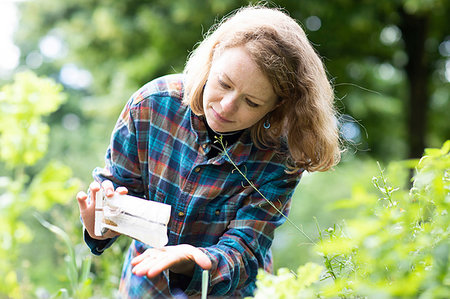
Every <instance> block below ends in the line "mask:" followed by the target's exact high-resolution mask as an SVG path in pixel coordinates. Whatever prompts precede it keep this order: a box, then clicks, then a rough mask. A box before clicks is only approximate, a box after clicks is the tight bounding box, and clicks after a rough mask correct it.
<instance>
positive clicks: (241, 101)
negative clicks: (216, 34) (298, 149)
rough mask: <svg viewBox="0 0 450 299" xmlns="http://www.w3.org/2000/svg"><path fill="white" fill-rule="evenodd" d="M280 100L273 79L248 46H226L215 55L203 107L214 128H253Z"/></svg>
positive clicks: (216, 129) (224, 130)
mask: <svg viewBox="0 0 450 299" xmlns="http://www.w3.org/2000/svg"><path fill="white" fill-rule="evenodd" d="M276 104H277V96H276V94H275V92H274V91H273V88H272V85H271V84H270V82H269V79H268V78H267V76H266V75H265V74H264V73H263V72H262V71H261V70H260V69H259V68H258V66H257V65H256V63H255V62H253V60H252V59H251V57H250V56H249V55H248V53H247V51H246V50H245V48H244V47H236V48H230V49H226V50H224V51H223V52H222V53H221V54H220V55H219V56H218V57H215V58H214V60H213V62H212V65H211V70H210V73H209V76H208V81H207V82H206V85H205V89H204V91H203V111H204V113H205V117H206V121H207V122H208V125H209V126H210V127H211V128H212V129H213V130H214V131H216V132H221V133H225V132H232V131H237V130H243V129H246V128H249V127H251V126H253V125H254V124H255V123H257V122H258V121H259V120H260V119H262V118H263V117H264V116H265V115H266V114H267V113H268V112H270V111H272V110H273V109H274V108H276Z"/></svg>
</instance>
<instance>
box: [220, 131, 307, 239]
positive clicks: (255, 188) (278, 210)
mask: <svg viewBox="0 0 450 299" xmlns="http://www.w3.org/2000/svg"><path fill="white" fill-rule="evenodd" d="M216 140H217V141H218V142H219V143H220V145H221V146H222V149H223V153H224V155H225V156H226V157H227V158H228V161H229V162H230V163H231V164H232V165H233V167H234V168H235V169H236V170H237V171H238V172H239V173H240V174H241V176H242V177H243V178H244V179H245V181H246V182H247V183H248V184H249V185H250V186H251V187H252V188H253V189H254V190H255V191H256V192H258V194H259V195H261V197H262V198H264V199H265V201H267V202H268V203H269V204H270V205H271V206H272V208H274V209H275V211H277V212H278V213H280V215H281V216H283V217H284V218H285V219H286V221H287V222H289V223H290V224H291V225H292V226H294V227H295V229H297V230H298V231H299V232H300V233H301V234H302V235H303V236H305V237H306V238H307V239H308V240H309V241H310V242H311V243H312V244H314V245H315V244H316V243H315V242H314V241H313V240H312V239H311V238H310V237H309V236H308V235H307V234H306V233H305V232H304V231H303V230H302V229H301V228H300V227H298V226H297V225H296V224H295V223H294V222H292V221H291V219H289V218H288V217H287V216H286V215H285V214H284V213H283V212H282V211H280V209H278V208H277V207H276V206H275V205H274V204H273V203H272V202H271V201H270V200H268V199H267V198H266V197H265V196H264V194H262V193H261V191H259V189H258V188H257V187H256V186H255V185H254V184H253V182H252V181H250V180H249V179H248V178H247V176H246V175H245V174H244V173H243V172H242V171H241V170H240V169H239V167H238V166H237V165H236V164H235V163H234V161H233V160H232V159H231V157H230V155H228V152H227V148H226V146H225V144H224V143H223V139H222V136H220V137H217V136H216Z"/></svg>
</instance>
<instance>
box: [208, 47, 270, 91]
mask: <svg viewBox="0 0 450 299" xmlns="http://www.w3.org/2000/svg"><path fill="white" fill-rule="evenodd" d="M211 73H212V74H214V75H219V76H220V75H223V76H226V77H228V78H229V79H230V80H231V81H233V83H234V84H236V85H237V87H241V88H245V89H247V90H248V91H251V92H252V93H254V94H258V95H261V94H262V93H263V94H265V93H267V92H268V91H271V93H273V88H272V84H271V83H270V81H269V78H268V77H267V75H266V74H265V73H263V72H262V71H261V69H260V68H259V67H258V65H257V64H256V62H254V61H253V59H252V57H251V56H250V55H249V53H248V52H247V50H246V49H245V48H244V47H235V48H228V49H224V50H221V51H220V52H219V53H216V54H215V56H214V59H213V61H212V66H211Z"/></svg>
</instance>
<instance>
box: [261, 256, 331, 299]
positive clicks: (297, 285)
mask: <svg viewBox="0 0 450 299" xmlns="http://www.w3.org/2000/svg"><path fill="white" fill-rule="evenodd" d="M322 270H323V267H321V266H319V265H317V264H315V263H307V264H305V265H304V266H300V267H299V268H298V270H297V273H294V272H291V271H289V270H288V269H287V268H280V269H278V272H277V275H271V274H268V273H266V272H264V271H263V270H259V273H258V276H257V279H258V281H257V282H256V287H257V292H256V294H255V296H254V298H257V299H265V298H272V299H291V298H315V297H316V296H315V292H314V291H313V289H314V287H315V285H314V284H316V283H317V281H318V280H319V277H320V274H321V272H322Z"/></svg>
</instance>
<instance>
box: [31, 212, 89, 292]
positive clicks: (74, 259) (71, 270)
mask: <svg viewBox="0 0 450 299" xmlns="http://www.w3.org/2000/svg"><path fill="white" fill-rule="evenodd" d="M34 216H35V217H36V218H37V219H38V221H39V222H40V223H41V224H42V225H43V226H44V227H45V228H47V229H48V230H50V231H51V232H53V233H54V234H56V235H57V236H58V237H60V238H61V239H62V240H63V241H64V244H65V246H66V249H67V252H68V254H67V256H66V269H67V277H68V278H69V286H70V287H69V290H67V289H66V288H62V289H60V290H59V291H58V293H57V294H56V295H55V296H54V298H78V299H83V298H90V297H91V296H92V288H91V283H92V279H91V278H90V277H89V274H90V269H91V262H92V259H91V256H90V255H88V256H85V257H84V258H83V259H82V261H80V256H77V254H76V253H75V249H74V246H73V243H72V241H71V240H70V237H69V235H68V234H67V233H66V232H65V231H64V230H62V229H61V228H60V227H58V226H56V225H53V224H51V223H50V222H48V221H46V220H45V219H44V218H42V216H40V215H39V214H38V213H35V215H34Z"/></svg>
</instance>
